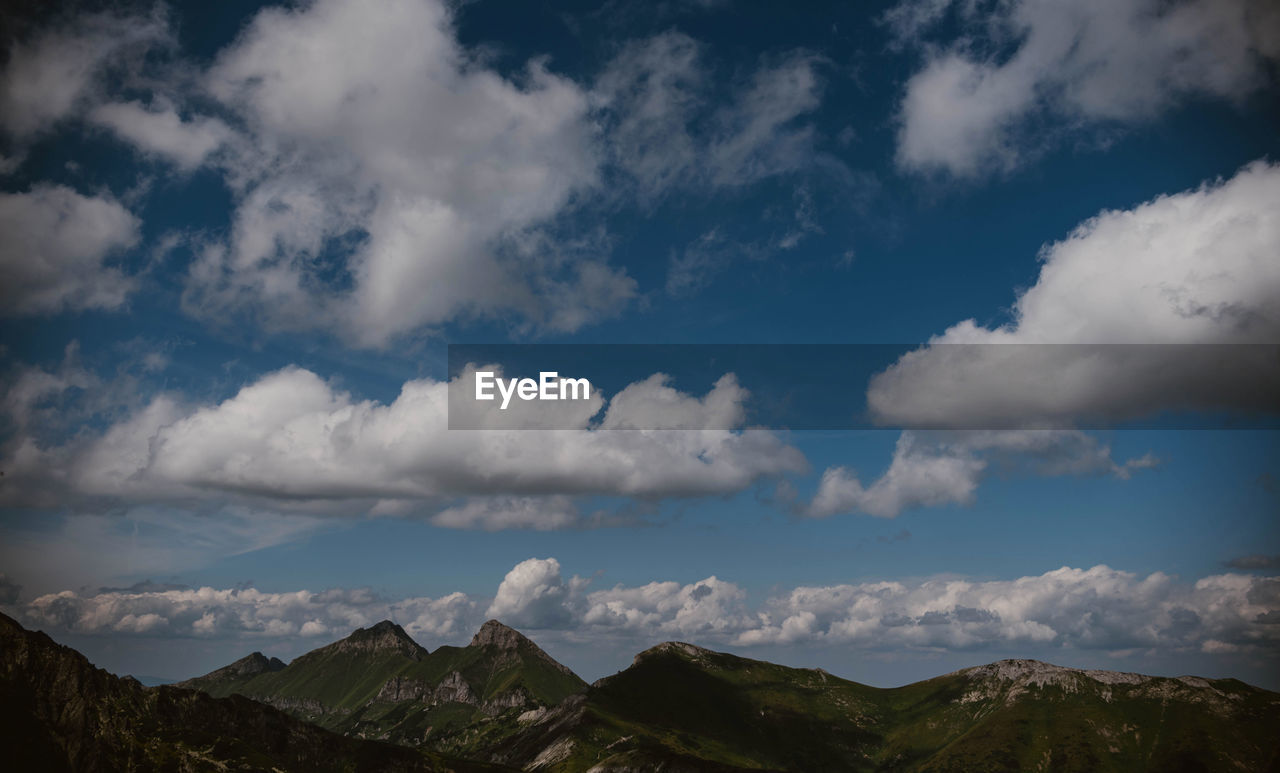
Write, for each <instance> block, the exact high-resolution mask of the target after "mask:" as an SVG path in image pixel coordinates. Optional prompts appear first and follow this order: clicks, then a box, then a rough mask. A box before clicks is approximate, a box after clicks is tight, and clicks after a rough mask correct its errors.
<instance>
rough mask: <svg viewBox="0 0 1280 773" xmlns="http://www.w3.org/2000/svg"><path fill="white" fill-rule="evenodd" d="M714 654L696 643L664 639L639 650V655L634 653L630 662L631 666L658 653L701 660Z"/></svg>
mask: <svg viewBox="0 0 1280 773" xmlns="http://www.w3.org/2000/svg"><path fill="white" fill-rule="evenodd" d="M715 654H718V653H715V652H713V651H711V650H709V649H706V648H705V647H699V646H698V645H696V644H689V643H688V642H683V641H664V642H663V643H661V644H657V645H654V646H652V647H650V648H649V649H647V650H645V651H644V652H641V653H640V654H639V655H636V656H635V659H634V660H633V661H632V663H631V664H632V665H633V666H634V665H639V664H640V663H641V662H642V661H644V660H647V659H649V658H653V657H656V656H658V655H675V656H677V657H683V658H688V659H691V660H701V659H703V658H706V657H707V656H708V655H715Z"/></svg>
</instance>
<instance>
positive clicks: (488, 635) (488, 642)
mask: <svg viewBox="0 0 1280 773" xmlns="http://www.w3.org/2000/svg"><path fill="white" fill-rule="evenodd" d="M467 646H468V647H486V646H487V647H496V648H497V649H499V650H502V651H503V652H504V653H511V654H512V655H513V656H517V657H534V658H537V659H539V660H542V661H543V662H545V663H547V664H548V665H550V666H552V667H554V668H555V669H556V670H558V671H560V672H562V673H565V674H573V672H572V671H570V670H569V667H568V666H566V665H564V664H563V663H561V662H560V661H558V660H556V659H555V658H553V657H551V656H550V655H548V654H547V653H546V652H543V650H542V648H541V647H539V646H538V645H536V644H534V643H533V642H532V641H530V640H529V639H528V638H527V637H526V636H525V635H524V634H522V633H520V632H519V631H517V630H516V629H514V628H512V627H510V626H507V625H503V624H502V623H500V622H498V621H497V620H489V621H487V622H486V623H485V624H484V625H482V626H480V630H478V631H476V635H475V636H473V637H471V643H470V644H468V645H467ZM517 653H518V654H517Z"/></svg>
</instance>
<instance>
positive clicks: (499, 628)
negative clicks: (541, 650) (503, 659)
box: [467, 620, 536, 650]
mask: <svg viewBox="0 0 1280 773" xmlns="http://www.w3.org/2000/svg"><path fill="white" fill-rule="evenodd" d="M467 646H468V647H486V646H488V647H497V648H498V649H502V650H514V649H516V648H518V647H521V646H536V645H534V644H533V642H531V641H529V639H527V638H526V637H525V635H524V634H522V633H520V632H519V631H517V630H516V629H514V628H511V627H509V626H505V625H503V624H502V623H500V622H498V621H497V620H489V621H486V622H485V624H484V625H482V626H480V630H478V631H476V635H475V636H472V637H471V643H470V644H469V645H467Z"/></svg>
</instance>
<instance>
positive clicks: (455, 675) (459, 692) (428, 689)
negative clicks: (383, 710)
mask: <svg viewBox="0 0 1280 773" xmlns="http://www.w3.org/2000/svg"><path fill="white" fill-rule="evenodd" d="M374 700H375V701H378V702H383V703H399V702H401V701H418V702H420V703H425V704H427V705H428V706H438V705H440V704H442V703H465V704H467V705H469V706H475V707H477V708H479V709H480V710H481V711H483V712H484V713H485V714H488V715H490V716H496V715H498V714H501V713H502V712H504V711H506V710H507V709H514V708H524V707H526V706H532V705H533V704H534V703H536V702H535V701H534V700H533V697H532V696H530V695H529V693H528V692H527V691H526V690H525V689H524V688H523V687H516V688H515V689H513V690H507V691H506V692H504V693H501V694H500V695H496V696H494V697H493V698H491V699H489V700H487V701H481V700H480V698H479V696H477V695H476V693H475V691H474V690H473V689H472V688H471V685H470V684H468V683H467V681H466V679H465V678H463V676H462V674H461V673H459V672H457V671H453V672H451V673H450V674H449V675H448V676H446V677H445V678H444V679H442V680H440V682H439V683H438V684H434V685H433V684H430V683H429V682H426V681H424V680H422V679H411V678H408V677H403V676H394V677H392V678H390V679H388V680H387V681H386V683H385V684H383V685H382V689H381V690H379V691H378V695H377V697H375V698H374Z"/></svg>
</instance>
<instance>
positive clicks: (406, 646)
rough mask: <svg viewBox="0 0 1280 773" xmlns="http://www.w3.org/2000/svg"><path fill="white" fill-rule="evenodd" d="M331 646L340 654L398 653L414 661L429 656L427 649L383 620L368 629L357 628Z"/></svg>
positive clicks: (402, 630) (392, 624) (396, 626)
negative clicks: (354, 652)
mask: <svg viewBox="0 0 1280 773" xmlns="http://www.w3.org/2000/svg"><path fill="white" fill-rule="evenodd" d="M331 646H333V647H334V648H335V649H336V650H337V651H338V652H353V651H364V652H369V651H372V652H398V653H400V654H402V655H405V656H407V657H410V658H412V659H414V660H418V659H419V658H421V657H422V656H423V655H426V654H427V650H426V648H425V647H423V646H422V645H420V644H418V643H417V642H416V641H414V640H413V637H411V636H409V634H407V633H405V630H404V629H403V628H401V627H400V626H399V625H396V624H395V623H393V622H391V621H390V620H383V621H382V622H380V623H376V624H374V625H371V626H369V627H368V628H357V629H356V630H354V631H352V632H351V635H350V636H348V637H347V638H345V639H343V640H342V641H339V642H336V643H334V644H333V645H331Z"/></svg>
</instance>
